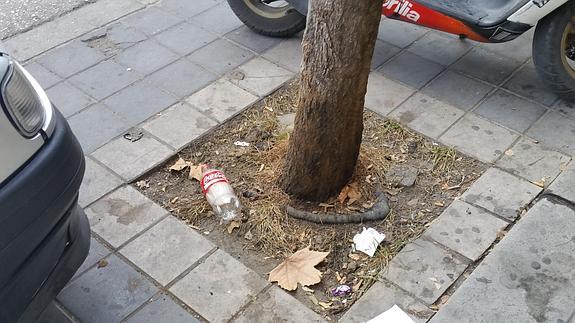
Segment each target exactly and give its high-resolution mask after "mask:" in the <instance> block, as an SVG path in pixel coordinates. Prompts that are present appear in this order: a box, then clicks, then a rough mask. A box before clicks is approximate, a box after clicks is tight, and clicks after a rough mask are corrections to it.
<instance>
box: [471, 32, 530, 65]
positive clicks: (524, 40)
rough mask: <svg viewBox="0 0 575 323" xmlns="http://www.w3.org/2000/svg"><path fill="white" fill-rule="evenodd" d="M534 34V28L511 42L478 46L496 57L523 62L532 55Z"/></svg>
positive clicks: (480, 44)
mask: <svg viewBox="0 0 575 323" xmlns="http://www.w3.org/2000/svg"><path fill="white" fill-rule="evenodd" d="M534 32H535V28H531V29H530V30H528V31H527V32H526V33H524V34H523V35H521V36H519V37H517V38H516V39H514V40H513V41H510V42H504V43H489V44H487V43H479V46H480V47H481V48H484V49H486V50H488V51H490V52H492V53H495V54H497V55H500V56H503V57H507V58H510V59H514V60H516V61H519V62H525V61H527V60H528V59H530V58H531V54H532V53H533V34H534Z"/></svg>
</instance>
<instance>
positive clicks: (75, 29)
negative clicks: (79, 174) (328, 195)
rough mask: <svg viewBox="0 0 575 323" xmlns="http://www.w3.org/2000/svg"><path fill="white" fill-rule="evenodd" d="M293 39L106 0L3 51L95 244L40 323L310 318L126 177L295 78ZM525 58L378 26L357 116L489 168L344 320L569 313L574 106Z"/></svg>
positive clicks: (511, 47) (159, 5) (526, 41)
mask: <svg viewBox="0 0 575 323" xmlns="http://www.w3.org/2000/svg"><path fill="white" fill-rule="evenodd" d="M299 42H300V39H298V38H294V39H284V40H280V39H270V38H265V37H262V36H259V35H256V34H254V33H252V32H250V31H249V30H248V29H247V28H245V27H244V26H243V25H242V23H241V22H240V21H239V20H238V19H237V18H236V17H235V16H234V15H233V14H232V13H231V11H230V10H229V8H228V6H227V3H226V2H225V1H221V0H219V1H217V0H194V1H187V0H162V1H154V0H138V1H136V0H100V1H98V2H96V3H94V4H90V5H87V6H84V7H82V8H80V9H78V10H76V11H74V12H72V13H70V14H68V15H66V16H63V17H61V18H59V19H57V20H54V21H52V22H49V23H46V24H44V25H41V26H39V27H37V28H35V29H33V30H31V31H29V32H26V33H24V34H20V35H17V36H15V37H13V38H11V39H9V40H7V41H6V42H5V46H6V47H7V48H8V50H9V52H10V53H11V54H13V55H14V56H15V57H16V58H18V59H20V60H21V61H22V62H25V64H26V66H27V68H28V69H29V70H30V72H31V73H32V74H33V75H34V76H36V77H37V78H38V80H39V81H40V83H41V84H42V85H43V86H44V87H45V88H47V89H48V91H47V92H48V94H49V96H50V97H51V98H52V100H53V101H54V104H55V105H56V106H57V107H58V108H59V109H60V110H61V111H62V113H63V114H64V115H65V116H66V118H67V119H68V121H69V123H70V125H71V126H72V128H73V130H74V132H75V133H76V135H77V136H78V138H79V140H80V142H81V144H82V146H83V148H84V151H85V153H86V161H87V170H86V177H85V181H84V183H83V186H82V189H81V195H80V204H81V206H82V207H84V208H85V210H86V213H87V214H88V217H89V219H90V223H91V226H92V232H93V237H94V238H93V239H92V247H91V251H90V255H89V257H88V259H87V260H86V262H85V264H84V265H83V266H82V268H81V269H80V271H79V272H78V274H77V275H76V277H75V278H74V280H73V281H72V282H71V283H70V284H69V286H68V287H67V288H66V289H64V290H63V292H62V293H61V294H60V295H59V297H58V299H57V302H56V303H55V305H54V307H52V308H50V310H49V311H48V312H47V314H46V316H45V321H46V322H55V321H57V322H62V321H64V317H66V320H69V321H81V322H119V321H121V320H125V321H128V322H158V321H166V322H198V321H204V320H207V321H210V322H222V321H229V320H232V321H245V322H253V321H268V322H274V321H276V320H277V319H278V318H281V319H286V320H291V321H293V322H308V321H309V322H311V321H322V318H321V317H319V316H318V315H317V314H315V313H314V312H313V311H312V310H310V309H308V308H307V307H306V306H304V305H303V304H301V303H299V302H298V301H297V300H296V299H295V298H293V297H291V296H290V295H288V294H287V293H285V292H283V291H282V290H280V289H278V288H277V287H276V286H272V285H270V284H269V283H268V282H267V279H266V277H260V276H259V275H257V274H256V273H255V272H253V271H252V270H250V269H249V268H247V267H246V266H244V265H243V264H242V263H241V261H238V260H237V259H234V258H233V257H231V256H230V255H228V254H226V253H225V252H224V251H222V250H219V249H218V248H217V247H216V246H214V245H213V244H212V243H211V242H209V241H208V240H207V239H206V238H205V237H203V236H202V233H201V232H196V231H195V230H193V229H192V228H190V227H188V226H187V225H185V224H184V223H182V222H180V221H178V220H176V219H175V218H174V217H173V216H171V215H170V214H169V213H168V212H167V211H166V210H164V209H162V208H161V207H159V206H157V205H155V204H154V203H153V202H151V201H150V200H148V199H147V198H145V197H144V196H142V195H141V194H140V193H139V192H138V191H137V190H136V189H134V188H133V187H132V186H131V185H130V184H129V183H130V182H131V181H133V180H134V179H135V178H138V177H139V176H140V175H142V174H144V173H145V172H147V171H148V170H150V169H151V168H153V167H155V166H156V165H158V164H160V163H162V162H163V161H165V160H166V159H168V158H170V157H171V156H173V155H174V154H175V153H176V152H177V151H178V150H180V149H181V148H183V147H184V146H186V145H187V144H188V143H190V142H191V141H193V140H194V139H196V138H198V137H199V136H201V135H202V134H204V133H205V132H207V131H208V130H210V129H211V128H212V127H214V126H217V125H218V124H221V123H223V122H225V121H226V120H227V119H229V118H230V117H232V116H233V115H235V114H237V113H238V112H240V111H242V109H244V108H245V107H247V106H249V105H250V104H251V103H253V102H255V101H257V100H259V99H260V98H263V97H265V96H266V95H267V94H268V93H270V92H271V91H273V90H274V89H276V88H278V87H280V86H281V85H282V84H283V83H284V82H286V81H288V80H290V79H291V78H293V77H294V76H295V75H296V73H297V71H298V70H299V62H300V59H301V52H300V49H299ZM530 54H531V39H530V35H526V36H525V37H522V38H521V39H518V40H515V41H514V42H511V43H508V44H495V45H494V44H491V45H482V44H476V43H473V42H470V41H465V42H462V41H459V40H458V39H457V37H452V36H448V35H445V34H441V33H438V32H435V31H429V30H426V29H422V28H420V27H416V26H411V25H406V24H402V23H398V22H394V21H390V20H383V21H382V24H381V28H380V34H379V39H378V43H377V48H376V53H375V57H374V62H373V66H372V67H373V72H372V74H371V76H370V82H369V89H368V95H367V99H366V106H367V107H368V108H369V109H371V110H373V111H375V112H377V113H379V114H380V115H382V116H386V117H389V118H393V119H396V120H398V121H399V122H401V123H402V124H404V125H406V126H408V127H410V128H411V129H413V130H415V131H417V132H419V133H421V134H423V135H425V136H427V137H429V138H432V139H433V140H435V141H437V142H440V143H443V144H445V145H448V146H453V147H455V148H456V149H457V150H459V151H461V152H463V153H465V154H467V155H470V156H472V157H475V158H477V159H479V160H481V161H483V162H486V163H488V164H490V165H492V168H490V169H489V170H488V171H487V172H486V173H485V174H484V175H483V176H482V177H481V178H480V179H479V180H478V181H477V182H476V183H475V184H474V185H473V186H472V187H471V188H470V189H469V190H468V191H467V192H466V193H464V194H463V196H462V197H461V198H460V199H459V200H457V201H455V202H454V203H453V204H452V205H451V206H450V207H449V208H447V209H446V211H445V212H444V213H443V214H442V215H441V216H440V217H439V218H438V219H437V220H436V221H435V222H434V223H433V224H432V225H431V226H430V228H429V229H428V231H427V232H426V233H425V234H424V235H423V236H422V237H421V238H419V239H417V240H416V241H413V242H412V243H410V244H409V245H407V246H406V247H405V248H404V249H403V250H402V251H401V252H400V254H398V255H397V256H396V258H394V260H393V261H392V263H391V264H390V266H389V267H388V268H386V270H384V272H383V273H382V276H381V281H380V282H378V283H376V284H375V285H374V286H373V287H372V288H371V289H370V290H369V291H368V293H367V294H366V295H364V296H363V298H362V299H361V300H360V301H359V302H358V303H357V304H356V305H354V306H353V307H352V309H351V310H350V311H348V312H347V313H346V314H345V316H344V317H343V318H342V321H344V322H361V321H365V320H367V319H370V318H372V317H374V316H376V315H378V314H380V313H381V312H383V311H385V310H387V309H388V308H389V307H391V306H392V305H393V304H398V305H399V306H400V307H402V308H403V309H404V310H406V311H408V312H409V313H410V314H411V315H412V316H413V317H414V319H416V320H418V321H421V322H425V321H427V320H429V319H431V320H430V321H431V322H463V321H473V322H499V321H503V320H505V321H510V322H560V321H561V320H563V322H567V319H568V317H569V315H571V313H572V312H574V311H575V308H574V307H573V304H574V303H575V293H573V292H572V291H573V290H575V289H574V288H573V284H575V270H574V269H573V268H575V258H574V257H573V256H572V255H574V254H575V236H574V234H573V232H575V228H574V227H573V224H572V223H574V222H573V221H572V219H573V217H574V216H575V214H573V209H572V208H571V204H570V203H572V202H575V190H574V189H573V187H575V186H574V182H575V177H574V175H573V172H574V169H573V166H572V165H570V164H569V163H570V161H571V156H572V155H573V153H574V152H575V136H574V135H573V134H574V133H575V109H573V108H572V107H571V106H570V105H569V104H567V103H565V102H562V101H560V100H558V99H557V98H556V97H555V96H554V95H553V94H551V93H550V92H548V91H547V90H546V89H544V88H542V87H541V84H540V82H539V81H538V79H537V78H536V75H535V71H534V68H533V64H532V62H531V57H530ZM238 73H241V74H242V75H244V77H243V78H241V79H238V77H234V75H238ZM134 127H136V128H139V129H141V131H142V132H143V137H142V138H141V139H140V140H138V141H136V142H130V141H127V140H125V139H124V138H123V137H122V134H124V133H125V132H126V131H128V130H130V129H132V128H134ZM536 184H537V185H536ZM541 186H543V187H541ZM526 210H528V211H527V212H526V213H525V212H524V211H526ZM502 230H506V231H508V233H507V235H506V236H505V237H504V238H503V239H502V241H501V242H500V243H498V244H496V245H495V246H493V244H494V242H495V241H496V240H497V238H498V237H499V238H500V235H501V232H502ZM190 246H194V248H190ZM490 249H492V250H491V251H490V253H489V254H488V255H487V256H485V254H486V253H487V252H488V251H489V250H490ZM101 259H106V260H107V265H106V266H102V262H100V260H101ZM98 264H99V265H98ZM99 267H100V268H99ZM447 297H449V299H448V300H447ZM443 301H447V302H446V304H444V305H442V306H441V307H440V309H439V311H438V313H437V314H436V313H435V312H436V310H437V307H436V306H437V304H438V303H442V302H443ZM57 318H59V319H57Z"/></svg>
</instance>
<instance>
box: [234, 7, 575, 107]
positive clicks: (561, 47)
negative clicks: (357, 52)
mask: <svg viewBox="0 0 575 323" xmlns="http://www.w3.org/2000/svg"><path fill="white" fill-rule="evenodd" d="M227 1H228V4H229V5H230V7H231V8H232V10H233V11H234V13H235V14H236V16H237V17H238V18H239V19H240V20H241V21H242V22H243V23H244V24H245V25H246V26H248V27H249V28H250V29H252V30H253V31H255V32H257V33H260V34H262V35H266V36H273V37H290V36H293V35H295V34H297V33H299V32H300V31H302V30H303V29H304V28H305V25H306V15H307V13H308V0H285V1H284V0H227ZM364 1H366V0H364ZM382 15H384V16H386V17H388V18H391V19H396V20H401V21H404V22H407V23H412V24H416V25H420V26H425V27H428V28H432V29H437V30H441V31H444V32H447V33H451V34H455V35H459V36H460V38H462V39H463V38H469V39H472V40H475V41H478V42H485V43H502V42H507V41H511V40H513V39H515V38H517V37H518V36H520V35H521V34H523V33H525V32H526V31H528V30H529V29H531V28H532V27H533V26H536V27H535V33H534V37H533V49H532V51H533V62H534V64H535V68H536V70H537V72H538V74H539V76H540V78H541V79H542V80H543V82H544V83H546V84H547V85H548V86H549V88H550V89H551V90H552V91H553V92H555V93H556V94H557V95H558V96H559V97H561V98H563V99H565V100H568V101H575V1H574V0H468V1H460V0H384V2H383V7H382Z"/></svg>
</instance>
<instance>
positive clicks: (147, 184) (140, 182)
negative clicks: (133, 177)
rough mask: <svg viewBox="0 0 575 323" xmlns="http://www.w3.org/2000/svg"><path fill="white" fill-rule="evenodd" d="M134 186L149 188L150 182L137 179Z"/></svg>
mask: <svg viewBox="0 0 575 323" xmlns="http://www.w3.org/2000/svg"><path fill="white" fill-rule="evenodd" d="M136 186H137V187H138V188H139V189H142V190H143V189H146V188H150V184H149V183H148V181H145V180H141V181H137V182H136Z"/></svg>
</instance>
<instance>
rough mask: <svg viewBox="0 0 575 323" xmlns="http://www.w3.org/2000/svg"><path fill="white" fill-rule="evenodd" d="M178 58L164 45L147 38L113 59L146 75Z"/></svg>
mask: <svg viewBox="0 0 575 323" xmlns="http://www.w3.org/2000/svg"><path fill="white" fill-rule="evenodd" d="M178 58H179V57H178V55H176V54H174V53H173V52H172V51H170V50H169V49H167V48H166V47H164V46H162V45H160V44H158V43H157V42H156V41H155V40H153V39H149V40H146V41H143V42H141V43H139V44H137V45H134V46H132V47H130V48H128V49H126V50H124V51H123V52H122V53H120V54H118V55H117V56H116V58H114V60H115V61H116V62H118V63H120V64H122V65H124V66H126V67H127V68H130V69H132V70H134V71H136V72H138V73H139V74H142V75H148V74H150V73H152V72H155V71H157V70H159V69H160V68H162V67H164V66H166V65H168V64H170V63H172V62H174V61H176V60H177V59H178Z"/></svg>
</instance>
